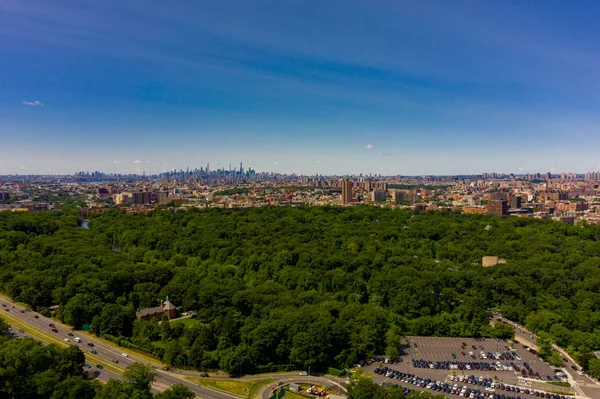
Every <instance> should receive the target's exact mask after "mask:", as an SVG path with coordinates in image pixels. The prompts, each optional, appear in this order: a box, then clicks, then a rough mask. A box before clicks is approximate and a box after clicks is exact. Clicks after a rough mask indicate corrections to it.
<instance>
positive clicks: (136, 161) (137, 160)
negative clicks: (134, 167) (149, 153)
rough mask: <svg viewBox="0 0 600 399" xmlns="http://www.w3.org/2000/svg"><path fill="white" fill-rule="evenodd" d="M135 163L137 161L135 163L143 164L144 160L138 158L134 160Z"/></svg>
mask: <svg viewBox="0 0 600 399" xmlns="http://www.w3.org/2000/svg"><path fill="white" fill-rule="evenodd" d="M133 163H135V164H141V163H142V161H140V160H139V159H136V160H135V161H133Z"/></svg>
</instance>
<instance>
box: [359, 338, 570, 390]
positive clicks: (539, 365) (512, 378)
mask: <svg viewBox="0 0 600 399" xmlns="http://www.w3.org/2000/svg"><path fill="white" fill-rule="evenodd" d="M405 339H406V340H408V342H409V343H410V346H409V347H408V346H405V348H403V350H402V354H401V358H400V360H399V362H397V364H385V363H384V362H383V361H382V362H373V363H371V364H369V365H366V366H365V367H364V371H366V372H373V371H375V369H377V368H380V367H388V368H389V369H391V370H396V371H399V372H401V373H405V374H413V375H416V376H419V377H422V378H424V379H427V378H429V379H431V380H433V381H441V382H444V381H446V382H449V381H450V379H451V378H452V377H454V376H456V377H460V376H475V377H479V376H481V377H483V378H491V379H494V381H495V382H496V383H500V384H504V385H509V386H514V387H517V386H520V387H523V383H524V382H525V381H532V382H533V387H534V388H536V390H540V389H543V390H544V391H549V392H551V391H554V392H559V391H560V390H561V389H562V388H561V387H557V386H552V385H549V384H547V383H546V382H545V381H542V380H541V379H536V378H531V379H530V378H529V375H528V376H527V379H523V378H522V377H523V376H522V374H521V373H519V372H515V371H509V370H503V369H502V370H488V371H483V370H475V369H471V370H468V369H464V370H460V369H455V370H448V369H435V368H433V369H432V368H429V367H425V368H423V367H415V366H414V365H413V360H415V361H417V362H418V361H419V360H423V361H425V362H432V363H433V364H436V363H437V362H438V361H450V362H456V363H458V362H463V363H465V364H466V363H467V362H469V363H470V362H486V363H489V364H494V365H496V362H500V363H501V364H507V363H515V364H518V365H519V366H520V367H523V366H524V364H525V363H528V364H529V366H530V367H531V369H532V370H533V372H534V373H538V374H539V376H540V377H541V376H545V377H546V376H555V375H556V374H555V370H556V368H553V367H552V366H551V365H549V364H547V363H545V362H544V361H543V360H542V359H540V358H538V357H537V355H535V354H533V353H531V352H529V351H528V350H527V349H526V348H525V347H524V345H523V344H518V343H516V344H514V345H513V346H512V347H511V346H510V344H509V342H508V341H506V340H496V339H474V338H448V337H406V338H405ZM403 343H404V342H403ZM463 344H464V345H463ZM507 346H508V348H509V349H508V350H507V348H506V347H507ZM482 351H483V352H485V353H486V356H487V354H488V353H489V352H497V353H506V352H509V353H511V355H512V354H514V353H516V355H517V356H518V357H519V358H520V360H519V359H517V358H514V360H510V359H507V360H498V359H495V358H493V359H489V358H488V359H483V358H482V354H481V352H482ZM470 353H472V354H473V355H471V354H470ZM453 355H454V357H453ZM472 356H475V359H473V358H472ZM453 371H454V374H453ZM373 379H374V381H375V382H377V383H392V384H395V383H397V384H399V385H400V386H403V387H406V386H407V385H406V384H405V383H403V382H402V381H398V380H395V379H390V378H388V377H386V376H385V375H379V374H374V377H373ZM454 384H458V385H459V386H467V387H470V388H475V389H480V390H482V391H483V390H484V388H485V387H481V386H472V385H470V384H468V383H461V382H458V381H453V382H452V385H454ZM408 387H409V388H412V389H419V388H416V387H414V386H408ZM528 388H530V389H531V386H529V387H528ZM496 393H499V394H504V395H507V396H514V397H515V398H516V397H517V396H519V397H520V398H521V399H530V398H531V399H533V398H536V396H534V395H532V394H529V395H528V394H525V393H515V392H505V391H501V390H497V391H496ZM446 396H448V397H454V396H455V395H448V394H446ZM538 397H539V396H538Z"/></svg>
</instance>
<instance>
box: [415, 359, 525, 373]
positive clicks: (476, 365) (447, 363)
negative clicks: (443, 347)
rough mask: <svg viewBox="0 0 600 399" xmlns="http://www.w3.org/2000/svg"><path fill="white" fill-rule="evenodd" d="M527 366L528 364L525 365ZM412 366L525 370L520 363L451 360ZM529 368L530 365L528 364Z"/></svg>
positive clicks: (418, 363) (424, 361)
mask: <svg viewBox="0 0 600 399" xmlns="http://www.w3.org/2000/svg"><path fill="white" fill-rule="evenodd" d="M525 364H527V363H525ZM412 365H413V367H416V368H425V369H427V368H428V369H436V370H439V369H442V370H483V371H516V372H519V371H521V370H523V367H521V365H520V363H515V362H506V363H500V362H499V361H498V362H496V363H488V362H461V361H450V360H438V361H436V362H433V361H431V360H424V359H412ZM527 367H528V368H529V365H528V364H527Z"/></svg>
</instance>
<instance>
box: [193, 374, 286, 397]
mask: <svg viewBox="0 0 600 399" xmlns="http://www.w3.org/2000/svg"><path fill="white" fill-rule="evenodd" d="M186 379H187V380H189V381H192V382H195V383H197V384H198V385H200V386H203V387H206V388H211V389H214V390H217V391H223V392H226V393H229V394H232V395H236V396H239V397H241V398H252V397H254V396H256V394H258V392H259V391H260V390H261V389H262V388H263V387H265V386H266V385H268V384H271V383H272V382H273V381H275V380H272V379H269V380H235V379H211V378H196V377H186Z"/></svg>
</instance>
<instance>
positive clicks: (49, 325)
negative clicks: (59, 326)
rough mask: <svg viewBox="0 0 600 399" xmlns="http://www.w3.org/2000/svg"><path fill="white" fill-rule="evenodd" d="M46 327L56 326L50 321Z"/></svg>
mask: <svg viewBox="0 0 600 399" xmlns="http://www.w3.org/2000/svg"><path fill="white" fill-rule="evenodd" d="M48 327H52V328H54V327H56V326H55V325H54V324H52V323H50V324H48Z"/></svg>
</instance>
